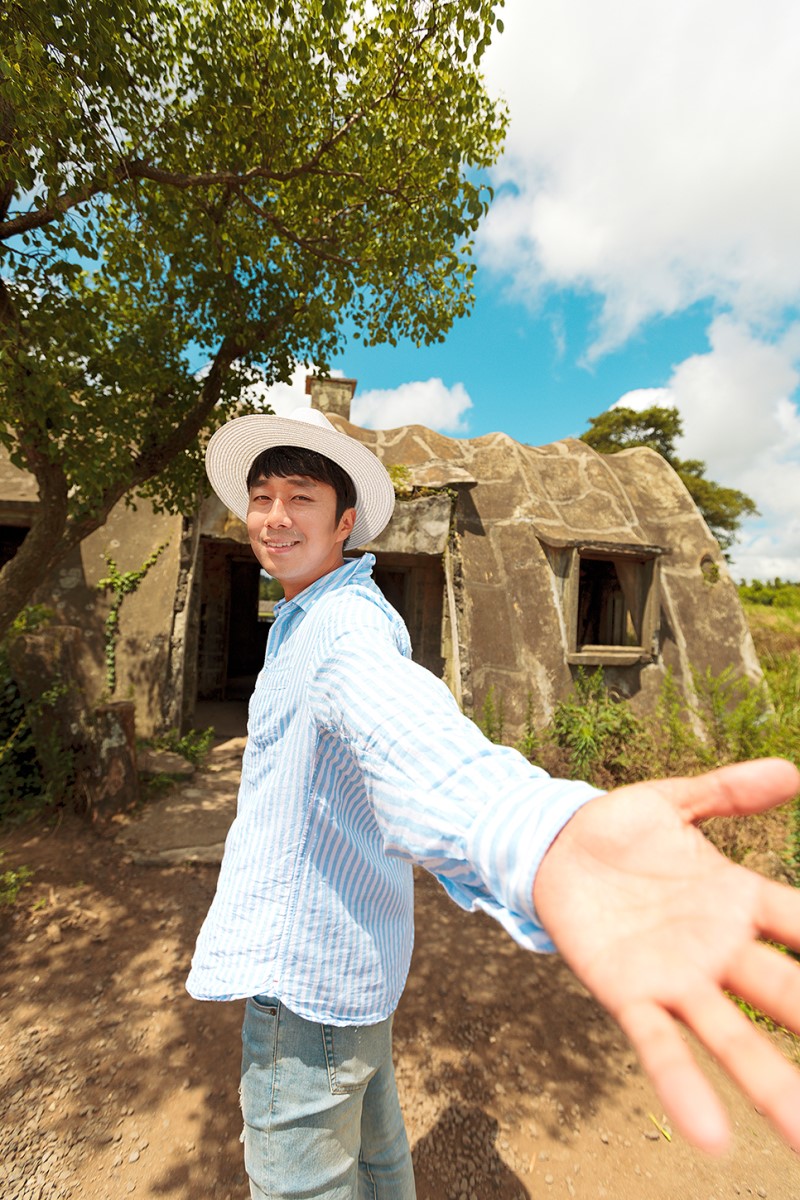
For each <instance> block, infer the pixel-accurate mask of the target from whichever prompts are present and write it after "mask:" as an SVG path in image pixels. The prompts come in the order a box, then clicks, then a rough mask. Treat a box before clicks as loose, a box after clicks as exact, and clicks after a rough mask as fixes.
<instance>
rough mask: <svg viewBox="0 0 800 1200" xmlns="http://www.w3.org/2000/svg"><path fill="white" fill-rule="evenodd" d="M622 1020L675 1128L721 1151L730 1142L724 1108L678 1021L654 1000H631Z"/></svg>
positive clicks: (709, 1148)
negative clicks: (637, 1002)
mask: <svg viewBox="0 0 800 1200" xmlns="http://www.w3.org/2000/svg"><path fill="white" fill-rule="evenodd" d="M619 1021H620V1024H621V1026H622V1028H623V1030H624V1031H625V1033H626V1034H627V1036H628V1038H629V1039H630V1041H631V1043H632V1045H633V1047H634V1049H635V1050H636V1053H637V1055H638V1057H639V1060H640V1062H641V1064H642V1066H643V1067H644V1069H645V1071H646V1072H647V1074H648V1075H649V1076H650V1079H651V1081H652V1083H653V1086H654V1088H655V1090H656V1092H657V1093H658V1097H659V1099H660V1101H661V1103H662V1104H663V1106H664V1111H665V1113H666V1114H667V1116H668V1117H669V1118H670V1120H671V1122H672V1124H673V1125H674V1126H675V1128H676V1129H677V1130H679V1132H680V1133H682V1134H683V1136H684V1137H685V1138H686V1139H687V1141H689V1142H693V1143H694V1145H696V1146H699V1147H700V1149H701V1150H705V1151H706V1152H707V1153H709V1154H722V1153H723V1151H725V1150H726V1149H727V1147H728V1144H729V1142H730V1126H729V1123H728V1118H727V1116H726V1113H725V1109H724V1108H723V1106H722V1104H721V1103H720V1101H719V1099H718V1097H717V1095H716V1092H715V1091H714V1089H713V1088H712V1086H711V1084H710V1083H709V1081H708V1079H707V1078H706V1076H705V1075H704V1074H703V1072H702V1070H701V1069H700V1067H699V1066H698V1064H697V1063H696V1062H695V1059H694V1057H693V1055H692V1052H691V1050H690V1049H689V1047H688V1046H687V1044H686V1042H685V1041H684V1038H683V1035H682V1033H681V1030H680V1028H679V1026H678V1025H677V1023H676V1021H675V1020H674V1019H673V1018H672V1017H671V1016H670V1015H669V1014H668V1013H666V1012H665V1011H664V1009H662V1008H659V1007H658V1006H657V1005H655V1004H636V1005H631V1006H630V1007H629V1008H628V1009H626V1010H625V1011H624V1012H623V1013H621V1014H620V1016H619Z"/></svg>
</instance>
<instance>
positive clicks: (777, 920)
mask: <svg viewBox="0 0 800 1200" xmlns="http://www.w3.org/2000/svg"><path fill="white" fill-rule="evenodd" d="M756 920H757V921H758V931H759V933H760V935H761V937H764V938H770V939H771V940H772V941H774V942H781V943H782V944H783V945H784V946H791V947H793V948H794V949H796V950H800V888H792V887H789V886H788V885H787V884H785V883H775V882H774V881H773V880H770V879H764V880H763V881H762V886H761V888H760V890H759V897H758V909H757V912H756Z"/></svg>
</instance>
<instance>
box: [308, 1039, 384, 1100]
mask: <svg viewBox="0 0 800 1200" xmlns="http://www.w3.org/2000/svg"><path fill="white" fill-rule="evenodd" d="M387 1024H388V1022H386V1021H383V1022H381V1024H380V1025H363V1026H358V1027H354V1026H347V1027H345V1028H342V1027H340V1026H336V1025H323V1026H322V1040H323V1044H324V1046H325V1059H326V1062H327V1066H328V1081H329V1083H330V1088H331V1093H332V1094H333V1095H334V1096H341V1095H347V1094H348V1093H351V1092H358V1091H362V1090H363V1089H364V1088H366V1086H367V1084H368V1083H369V1081H370V1080H371V1079H372V1077H373V1076H374V1075H375V1073H376V1071H377V1070H378V1068H379V1067H380V1065H381V1063H382V1062H383V1060H384V1058H385V1057H386V1055H387V1053H391V1035H390V1034H389V1033H388V1031H387Z"/></svg>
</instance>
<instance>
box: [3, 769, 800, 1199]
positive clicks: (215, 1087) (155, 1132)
mask: <svg viewBox="0 0 800 1200" xmlns="http://www.w3.org/2000/svg"><path fill="white" fill-rule="evenodd" d="M216 766H217V767H219V768H220V769H219V770H217V771H216V772H212V773H211V774H209V773H206V774H204V775H203V776H201V777H200V779H199V780H196V781H193V782H192V783H191V784H190V785H188V786H190V787H194V788H199V789H200V794H199V796H198V795H195V796H194V797H186V796H185V794H181V793H178V794H177V796H174V797H173V798H172V804H173V816H172V818H171V819H172V820H173V828H174V831H175V836H176V838H177V840H178V841H180V840H182V839H183V838H184V832H185V828H184V826H182V825H181V824H180V822H178V825H177V826H175V824H174V821H175V819H176V818H175V816H174V809H175V805H180V804H183V805H184V809H183V811H184V814H185V816H186V817H187V819H188V820H190V822H192V824H193V830H194V831H199V828H200V824H201V823H200V821H199V818H198V814H199V813H203V812H206V814H207V817H206V818H204V819H205V820H208V821H211V820H212V816H213V819H214V820H217V819H219V822H220V823H222V813H223V811H226V812H227V816H226V817H225V820H227V819H229V816H230V804H231V799H230V794H229V793H230V778H229V769H228V765H225V764H223V763H221V762H220V761H219V760H217V762H216ZM204 789H205V790H204ZM203 797H205V799H203ZM204 805H205V806H206V807H205V808H204ZM226 806H227V808H226ZM208 814H211V815H208ZM146 819H149V820H153V817H152V816H148V817H147V818H146ZM216 828H217V826H214V829H216ZM119 832H120V830H119V829H118V828H117V829H114V830H108V831H106V832H105V833H102V832H98V831H96V830H92V829H90V828H87V826H86V825H84V824H83V823H81V822H80V821H78V820H76V819H71V820H65V821H63V822H62V823H61V825H60V826H59V827H57V828H54V829H48V828H46V827H44V826H31V827H28V828H26V829H23V830H19V831H16V832H15V833H13V834H8V835H6V836H5V837H4V838H2V840H0V849H2V850H4V851H5V859H4V861H3V869H7V868H9V867H13V866H16V865H21V864H23V863H24V864H27V865H29V866H31V867H33V868H34V869H35V872H36V875H35V879H34V882H33V884H32V885H31V886H30V887H28V888H27V889H26V890H25V891H24V892H23V894H22V897H21V899H20V901H18V903H17V905H16V906H15V907H14V909H13V910H5V911H3V910H0V949H1V952H2V961H3V969H2V982H1V983H0V1055H1V1056H2V1064H3V1066H2V1085H1V1086H0V1122H1V1124H0V1198H2V1200H63V1198H66V1197H86V1198H87V1200H117V1198H121V1197H127V1196H134V1197H151V1198H153V1200H155V1198H165V1197H166V1198H170V1200H226V1198H229V1200H245V1197H246V1196H247V1194H248V1193H247V1186H246V1181H245V1177H244V1173H243V1170H242V1166H241V1147H240V1145H239V1132H240V1118H239V1113H238V1105H237V1083H238V1080H237V1071H238V1058H239V1023H240V1019H241V1008H240V1005H239V1004H198V1003H197V1002H195V1001H192V1000H191V999H190V998H189V997H188V996H187V995H186V993H185V991H184V988H183V981H184V978H185V976H186V971H187V966H188V961H189V957H190V954H191V949H192V946H193V943H194V938H195V935H196V933H197V930H198V927H199V925H200V923H201V921H202V918H203V916H204V914H205V911H206V908H207V906H208V904H209V901H210V899H211V895H212V892H213V888H214V882H215V878H216V867H215V866H213V865H208V864H207V863H203V862H195V863H193V864H185V863H181V864H179V865H163V859H162V860H161V861H162V865H158V866H152V865H145V864H144V863H143V862H139V861H134V858H135V857H137V858H138V857H142V855H140V854H138V852H137V850H136V845H135V844H134V843H132V842H130V841H129V842H128V843H127V844H125V845H121V844H120V843H119V842H118V841H116V840H115V836H114V835H115V834H117V833H119ZM204 837H205V835H204V836H203V837H201V838H200V839H199V840H200V842H203V840H204ZM209 838H210V834H209V837H208V838H205V844H207V845H210V844H211V841H210V840H209ZM194 840H195V843H197V842H198V838H197V837H195V838H194ZM162 848H163V847H162ZM139 849H141V846H140V847H139ZM173 849H174V847H173ZM197 857H199V858H202V857H203V855H202V854H198V856H197ZM209 857H211V855H209ZM417 923H418V933H417V945H416V949H415V952H414V960H413V965H412V971H411V977H410V980H409V984H408V987H407V989H406V993H405V995H404V997H403V1001H402V1003H401V1005H400V1009H399V1011H398V1015H397V1021H396V1027H395V1028H396V1051H397V1053H396V1058H397V1066H398V1079H399V1086H400V1092H401V1099H402V1102H403V1106H404V1111H405V1113H406V1118H407V1123H408V1128H409V1134H410V1138H411V1144H412V1147H413V1152H414V1161H415V1166H416V1173H417V1180H418V1194H419V1198H420V1200H451V1198H452V1200H461V1198H466V1200H512V1198H514V1200H516V1198H523V1197H536V1198H537V1200H538V1198H540V1197H586V1198H591V1200H595V1198H600V1197H608V1198H609V1200H677V1198H681V1200H683V1198H688V1200H729V1198H733V1197H736V1196H744V1197H747V1196H759V1197H769V1198H770V1200H800V1162H798V1159H797V1158H796V1157H795V1156H793V1155H792V1154H791V1153H790V1152H789V1151H788V1149H786V1147H784V1146H783V1145H782V1144H780V1143H779V1142H778V1140H777V1139H776V1138H775V1137H774V1136H773V1135H772V1134H771V1133H770V1132H769V1131H768V1130H767V1128H766V1127H765V1125H764V1124H763V1122H762V1121H761V1119H760V1118H759V1116H758V1115H757V1114H756V1113H755V1112H754V1111H753V1109H752V1107H751V1106H749V1105H748V1104H747V1103H745V1102H744V1101H743V1100H741V1099H740V1098H739V1097H738V1096H737V1095H736V1094H734V1093H733V1090H732V1089H731V1088H730V1087H729V1085H728V1084H727V1082H726V1081H725V1080H721V1081H720V1090H721V1091H722V1092H723V1094H724V1095H725V1097H726V1100H727V1101H728V1103H729V1105H730V1107H731V1110H732V1113H733V1120H734V1124H735V1129H736V1147H735V1150H734V1151H733V1153H732V1154H731V1155H730V1157H729V1158H727V1159H725V1160H724V1161H722V1162H717V1161H713V1160H710V1159H705V1158H703V1157H702V1156H700V1155H699V1154H696V1153H695V1152H693V1151H691V1150H690V1149H689V1148H688V1147H687V1146H686V1145H685V1144H684V1143H682V1142H681V1141H680V1139H678V1138H673V1139H671V1140H669V1139H668V1137H667V1136H665V1134H668V1133H669V1131H668V1130H666V1129H663V1127H664V1125H665V1122H664V1119H663V1115H662V1113H661V1110H660V1109H659V1107H658V1105H657V1102H656V1100H655V1099H654V1097H653V1095H652V1093H651V1091H650V1088H649V1087H648V1085H647V1084H646V1083H645V1082H644V1080H643V1079H642V1076H641V1073H640V1071H639V1069H638V1067H637V1065H636V1063H635V1062H634V1059H633V1057H632V1055H631V1053H630V1051H629V1049H628V1048H627V1046H626V1044H625V1043H624V1040H623V1038H622V1037H621V1035H620V1034H619V1032H618V1030H617V1029H616V1027H615V1026H614V1025H613V1024H612V1023H611V1022H610V1021H609V1020H608V1019H607V1018H606V1017H605V1015H604V1014H603V1013H602V1011H600V1010H599V1009H598V1008H597V1007H596V1005H595V1004H594V1003H593V1002H592V1000H591V999H589V997H588V996H587V994H586V993H585V991H584V990H583V989H582V988H581V987H580V986H579V985H578V984H577V983H576V982H575V980H574V979H573V977H572V976H571V975H570V973H569V972H568V971H567V970H566V968H565V967H564V966H563V964H562V963H561V962H560V961H559V960H558V959H556V958H534V957H532V956H530V955H526V954H524V953H523V952H522V951H520V950H518V949H517V948H516V947H515V946H514V945H513V944H512V943H511V942H510V940H509V939H508V938H507V937H506V936H505V935H504V934H503V933H502V931H501V930H500V929H499V927H497V926H496V925H495V924H494V923H493V922H492V921H490V920H489V919H488V918H482V917H470V916H467V915H466V914H464V913H462V912H461V911H460V910H458V909H457V908H455V907H454V906H453V905H452V904H451V903H450V902H449V901H448V900H447V899H446V897H445V895H444V893H443V892H442V890H441V889H440V888H439V887H438V885H437V884H436V883H435V882H434V881H433V880H431V879H430V878H429V877H423V876H421V877H420V878H419V880H418V891H417ZM784 1045H785V1046H786V1049H787V1052H789V1051H790V1047H789V1044H788V1041H787V1040H785V1041H784Z"/></svg>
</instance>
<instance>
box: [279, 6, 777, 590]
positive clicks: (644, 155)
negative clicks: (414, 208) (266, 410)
mask: <svg viewBox="0 0 800 1200" xmlns="http://www.w3.org/2000/svg"><path fill="white" fill-rule="evenodd" d="M503 20H504V23H505V33H504V34H503V35H502V36H501V37H498V38H497V39H496V41H495V43H494V45H493V46H492V47H491V49H490V52H489V55H488V56H487V60H486V62H485V74H486V80H487V85H488V87H489V89H490V91H491V92H492V93H493V94H494V95H497V96H498V97H502V98H503V99H504V101H505V102H506V103H507V105H508V108H509V112H510V118H511V121H510V129H509V136H508V139H507V143H506V147H505V151H504V154H503V157H502V159H501V160H500V162H499V163H498V164H497V166H496V168H495V169H493V171H492V172H491V182H492V184H493V186H494V187H495V191H496V195H495V201H494V203H493V205H492V207H491V209H490V212H489V215H488V218H487V219H486V221H485V223H484V225H483V227H482V229H481V231H480V233H479V237H478V241H477V245H476V259H477V263H478V272H477V285H476V293H477V300H476V305H475V309H474V312H473V313H472V315H471V316H470V317H469V318H466V319H464V320H463V321H461V322H459V323H458V324H457V325H456V327H455V328H454V329H453V330H452V332H451V333H450V334H449V336H448V337H447V339H446V341H445V342H444V343H442V344H440V345H437V346H433V347H429V348H423V349H417V348H416V347H414V346H412V345H400V346H398V347H397V348H391V347H379V348H373V349H367V348H365V347H363V346H362V345H361V344H360V343H359V342H357V341H352V342H351V343H350V345H349V346H348V347H347V350H346V353H344V354H343V355H342V356H341V358H340V359H339V360H338V361H337V362H335V363H334V364H333V365H334V368H335V369H337V370H338V371H341V373H342V374H344V375H347V376H350V377H353V378H355V379H357V380H358V389H357V392H356V397H355V399H354V409H353V419H354V420H356V421H358V422H359V423H361V424H363V425H367V426H371V427H376V428H391V427H393V426H396V425H399V424H404V423H407V422H411V421H418V422H420V423H422V424H426V425H428V426H430V427H432V428H436V429H438V430H440V431H441V432H443V433H448V434H451V435H453V436H477V435H479V434H483V433H488V432H492V431H494V430H498V429H499V430H503V431H504V432H506V433H508V434H510V435H511V436H512V437H515V438H517V439H519V440H520V441H525V442H530V443H532V444H539V445H541V444H544V443H546V442H549V441H553V440H555V439H557V438H560V437H565V436H570V435H572V436H575V435H577V434H580V433H581V432H582V431H583V430H584V429H585V428H586V427H587V422H588V419H589V417H591V416H595V415H597V414H598V413H600V412H602V411H603V410H604V409H606V408H608V407H610V406H611V405H613V404H615V403H617V402H619V401H621V400H622V401H624V402H625V403H628V404H631V405H632V406H634V407H635V406H637V405H638V406H641V407H644V406H646V405H647V404H652V403H662V404H675V405H677V407H678V408H679V410H680V412H681V416H682V419H683V425H684V438H683V443H682V445H681V446H680V450H681V452H682V453H683V454H684V455H685V456H686V457H692V458H701V459H703V460H705V461H706V463H707V464H708V473H709V475H710V476H711V477H712V478H714V479H716V480H718V481H719V482H721V483H725V484H728V485H730V486H734V487H739V488H741V489H742V490H744V491H746V492H747V493H748V494H749V495H751V496H753V497H754V499H755V500H756V502H757V504H758V507H759V509H760V510H761V514H762V515H761V517H760V518H754V519H751V520H749V521H748V522H747V523H746V525H745V527H744V529H743V532H742V536H741V538H740V541H739V544H738V546H737V547H736V548H735V551H734V556H733V573H734V576H735V577H737V578H741V577H744V578H754V577H758V578H768V577H772V576H774V575H781V576H782V577H784V578H793V579H800V408H799V403H800V154H799V153H798V147H800V71H798V69H797V48H798V46H800V5H798V4H797V3H796V0H770V4H769V6H766V7H765V6H764V5H763V3H762V2H761V0H703V3H702V4H700V5H699V4H697V0H671V3H670V4H669V5H655V4H652V3H642V0H506V4H505V7H504V10H503ZM304 375H305V369H304V368H302V367H301V368H300V369H299V370H298V372H297V377H296V383H295V386H294V387H293V388H292V389H289V388H287V387H286V386H283V387H280V388H279V389H278V390H277V391H275V392H274V393H273V394H272V395H271V396H270V399H271V400H272V402H273V404H274V406H275V408H276V410H277V411H282V412H285V411H287V409H291V408H292V407H294V406H295V405H296V404H299V403H304V402H306V401H305V396H304V395H303V386H302V381H303V378H304Z"/></svg>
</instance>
